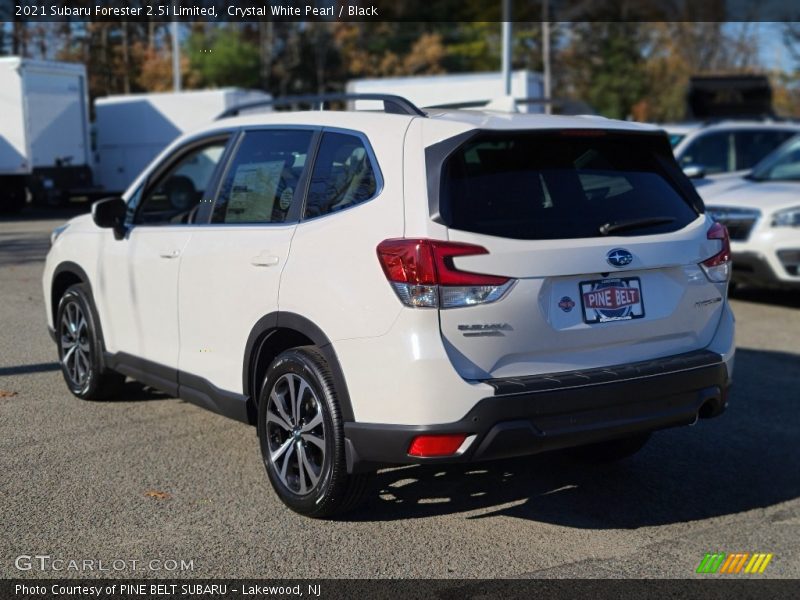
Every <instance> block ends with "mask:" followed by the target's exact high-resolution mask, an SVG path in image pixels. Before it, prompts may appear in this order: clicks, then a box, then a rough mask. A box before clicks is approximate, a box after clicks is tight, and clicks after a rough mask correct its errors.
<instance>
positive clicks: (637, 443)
mask: <svg viewBox="0 0 800 600" xmlns="http://www.w3.org/2000/svg"><path fill="white" fill-rule="evenodd" d="M651 435H652V434H651V433H650V432H647V433H642V434H638V435H633V436H629V437H624V438H619V439H616V440H608V441H606V442H599V443H597V444H589V445H588V446H578V447H577V448H571V449H570V450H569V453H570V455H571V456H573V457H575V458H577V459H579V460H582V461H584V462H589V463H595V464H597V463H609V462H616V461H618V460H622V459H624V458H628V457H629V456H633V455H634V454H636V453H637V452H638V451H639V450H641V449H642V448H644V446H645V444H647V442H648V440H649V439H650V436H651Z"/></svg>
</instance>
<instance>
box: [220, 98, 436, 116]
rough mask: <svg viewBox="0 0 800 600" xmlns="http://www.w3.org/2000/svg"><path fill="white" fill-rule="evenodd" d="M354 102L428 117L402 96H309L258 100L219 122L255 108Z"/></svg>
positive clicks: (232, 110)
mask: <svg viewBox="0 0 800 600" xmlns="http://www.w3.org/2000/svg"><path fill="white" fill-rule="evenodd" d="M354 100H377V101H382V102H383V111H384V112H386V113H391V114H398V115H411V116H414V117H425V116H427V115H426V114H425V113H424V112H422V111H421V110H420V109H419V108H417V107H416V106H415V105H414V104H412V103H411V102H410V101H408V100H406V99H405V98H403V97H402V96H395V95H393V94H308V95H304V96H283V97H281V98H271V99H270V100H257V101H255V102H246V103H244V104H239V105H237V106H232V107H231V108H229V109H227V110H225V111H224V112H222V113H221V114H220V115H219V116H218V117H217V120H219V119H226V118H228V117H235V116H237V115H239V114H240V113H241V112H243V111H247V110H251V109H254V108H262V107H265V106H297V105H299V104H307V105H310V106H311V107H312V110H324V108H325V104H326V103H328V102H344V101H354Z"/></svg>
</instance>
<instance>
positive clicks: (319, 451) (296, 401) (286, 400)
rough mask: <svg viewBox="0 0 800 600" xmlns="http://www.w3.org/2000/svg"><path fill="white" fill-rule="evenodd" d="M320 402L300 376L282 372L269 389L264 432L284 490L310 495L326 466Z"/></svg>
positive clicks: (270, 455) (323, 426) (323, 421)
mask: <svg viewBox="0 0 800 600" xmlns="http://www.w3.org/2000/svg"><path fill="white" fill-rule="evenodd" d="M322 411H323V408H322V403H321V401H320V400H319V398H318V397H317V394H316V393H315V392H314V389H313V388H312V387H311V385H310V384H309V383H308V381H306V380H305V379H304V378H303V377H302V376H300V375H297V374H295V373H285V374H284V375H281V377H280V378H278V380H277V381H276V382H275V385H273V386H272V390H271V391H270V395H269V403H268V405H267V415H266V429H267V439H268V442H269V460H270V461H271V462H272V465H273V466H274V468H275V473H276V474H277V476H278V479H280V481H281V483H282V484H283V485H284V486H286V488H287V489H288V490H289V491H291V492H293V493H295V494H299V495H301V496H304V495H307V494H309V493H310V492H311V491H312V490H313V489H314V487H315V486H316V485H317V482H318V481H319V479H320V476H321V475H322V469H323V466H324V464H325V419H324V418H323V413H322Z"/></svg>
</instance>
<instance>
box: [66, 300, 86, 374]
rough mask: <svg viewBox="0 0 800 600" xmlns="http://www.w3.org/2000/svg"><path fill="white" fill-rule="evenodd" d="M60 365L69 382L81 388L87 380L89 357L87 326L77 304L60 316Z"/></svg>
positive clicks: (70, 305) (71, 304)
mask: <svg viewBox="0 0 800 600" xmlns="http://www.w3.org/2000/svg"><path fill="white" fill-rule="evenodd" d="M60 333H61V365H62V367H63V369H64V372H65V373H66V374H67V377H68V378H69V380H70V382H71V383H72V384H73V385H74V386H75V387H77V388H81V387H83V386H84V385H85V384H86V381H87V380H88V379H89V374H90V371H91V355H90V348H89V325H88V323H87V321H86V315H84V313H83V309H82V308H81V307H80V305H79V304H78V303H77V302H70V303H68V304H67V305H66V306H65V307H64V312H63V314H62V316H61V332H60Z"/></svg>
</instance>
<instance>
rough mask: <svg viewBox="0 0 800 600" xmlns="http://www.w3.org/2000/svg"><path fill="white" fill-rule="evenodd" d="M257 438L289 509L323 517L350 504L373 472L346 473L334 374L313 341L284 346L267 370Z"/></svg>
mask: <svg viewBox="0 0 800 600" xmlns="http://www.w3.org/2000/svg"><path fill="white" fill-rule="evenodd" d="M258 439H259V441H260V445H261V456H262V458H263V459H264V466H265V467H266V469H267V476H268V477H269V481H270V483H271V484H272V487H273V489H274V490H275V493H277V494H278V497H279V498H280V499H281V501H282V502H283V503H284V504H285V505H286V506H287V507H289V508H290V509H292V510H293V511H295V512H297V513H300V514H301V515H305V516H307V517H312V518H318V519H324V518H329V517H333V516H335V515H339V514H342V513H344V512H347V511H349V510H352V509H354V508H355V507H356V506H358V504H360V502H361V501H362V499H363V497H364V494H365V492H366V490H367V488H368V484H369V482H370V481H371V479H372V475H373V474H372V473H360V474H357V475H350V474H348V473H347V465H346V460H345V442H344V427H343V421H342V416H341V410H340V408H339V402H338V400H337V394H336V388H335V385H334V383H333V377H332V375H331V371H330V369H329V367H328V364H327V362H326V361H325V358H324V357H323V356H322V354H321V353H320V352H319V351H318V350H317V349H316V348H315V347H314V346H303V347H299V348H293V349H291V350H287V351H286V352H283V353H282V354H281V355H279V356H278V357H277V358H276V359H275V360H274V361H273V363H272V364H271V365H270V367H269V369H268V370H267V375H266V378H265V380H264V385H263V386H262V387H261V393H260V394H259V401H258Z"/></svg>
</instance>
